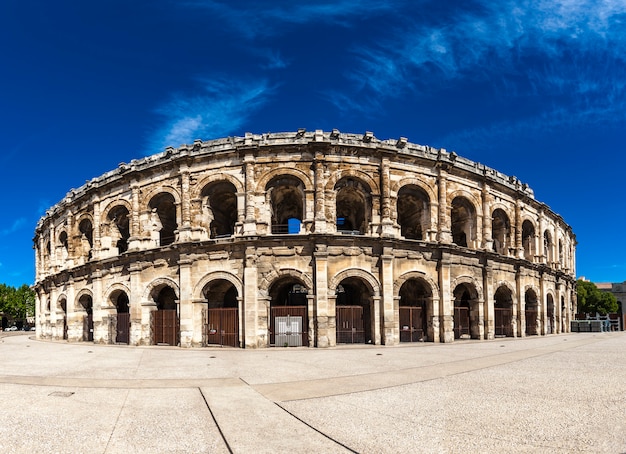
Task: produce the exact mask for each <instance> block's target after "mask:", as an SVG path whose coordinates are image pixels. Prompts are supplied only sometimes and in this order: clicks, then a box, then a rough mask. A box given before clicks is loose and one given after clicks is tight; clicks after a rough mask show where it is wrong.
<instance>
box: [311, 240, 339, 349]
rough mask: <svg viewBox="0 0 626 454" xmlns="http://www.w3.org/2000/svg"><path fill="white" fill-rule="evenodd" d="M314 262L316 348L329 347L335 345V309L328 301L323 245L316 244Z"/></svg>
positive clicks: (326, 270) (326, 268) (326, 261)
mask: <svg viewBox="0 0 626 454" xmlns="http://www.w3.org/2000/svg"><path fill="white" fill-rule="evenodd" d="M313 257H314V260H315V314H316V320H315V322H316V324H317V329H316V339H315V344H316V346H317V347H321V348H324V347H330V346H333V345H335V344H336V331H335V308H334V306H333V307H332V314H331V307H330V304H329V301H328V251H327V248H326V245H325V244H316V245H315V252H313Z"/></svg>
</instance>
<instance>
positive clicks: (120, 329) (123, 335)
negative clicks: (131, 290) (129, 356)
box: [110, 290, 130, 344]
mask: <svg viewBox="0 0 626 454" xmlns="http://www.w3.org/2000/svg"><path fill="white" fill-rule="evenodd" d="M110 299H111V304H112V305H113V306H115V311H116V314H115V340H114V342H115V343H117V344H130V302H129V300H128V295H127V294H126V292H124V291H122V290H115V291H114V292H113V293H111V297H110ZM112 331H113V330H112Z"/></svg>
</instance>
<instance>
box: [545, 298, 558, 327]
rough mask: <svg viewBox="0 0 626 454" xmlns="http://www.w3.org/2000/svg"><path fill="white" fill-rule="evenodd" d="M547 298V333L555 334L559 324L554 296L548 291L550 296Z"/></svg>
mask: <svg viewBox="0 0 626 454" xmlns="http://www.w3.org/2000/svg"><path fill="white" fill-rule="evenodd" d="M546 300H547V301H546V309H547V317H548V319H547V320H546V334H554V333H555V332H556V330H555V328H556V326H557V324H556V319H555V313H554V298H552V295H551V294H549V293H548V297H547V298H546Z"/></svg>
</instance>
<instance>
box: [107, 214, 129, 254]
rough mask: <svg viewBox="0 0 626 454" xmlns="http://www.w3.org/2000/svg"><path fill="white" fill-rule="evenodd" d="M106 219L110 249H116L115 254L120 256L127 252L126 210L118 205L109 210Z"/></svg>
mask: <svg viewBox="0 0 626 454" xmlns="http://www.w3.org/2000/svg"><path fill="white" fill-rule="evenodd" d="M107 219H108V221H109V232H108V233H109V236H110V237H111V247H116V248H117V253H118V254H122V253H124V252H126V251H127V250H128V238H130V227H129V223H128V221H129V213H128V209H127V208H126V207H125V206H123V205H118V206H116V207H114V208H112V209H111V210H109V214H108V215H107Z"/></svg>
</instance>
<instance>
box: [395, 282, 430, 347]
mask: <svg viewBox="0 0 626 454" xmlns="http://www.w3.org/2000/svg"><path fill="white" fill-rule="evenodd" d="M399 297H400V307H399V318H400V342H424V341H426V340H428V339H431V338H432V336H431V333H429V332H428V319H429V318H430V317H431V316H432V314H431V310H432V309H431V306H430V304H429V303H430V302H432V292H431V289H430V286H429V285H428V284H427V283H426V282H425V281H424V280H423V279H409V280H407V281H406V282H405V283H404V284H402V287H400V292H399Z"/></svg>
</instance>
